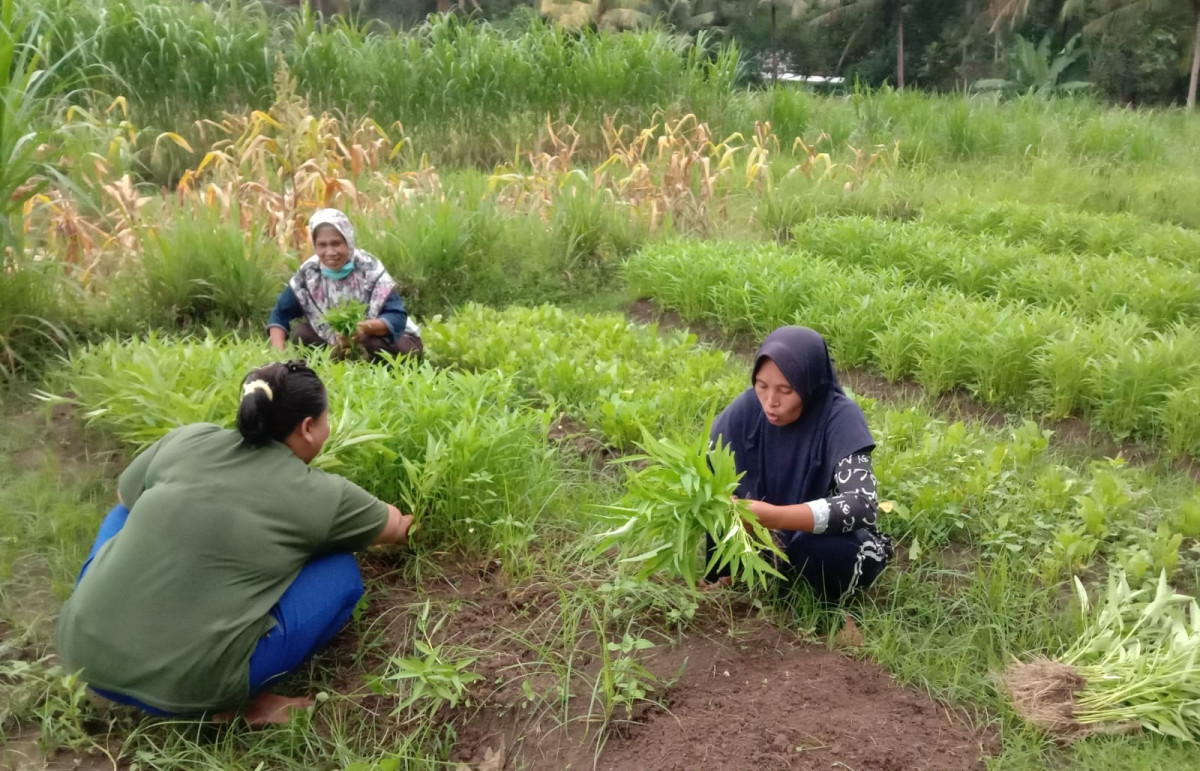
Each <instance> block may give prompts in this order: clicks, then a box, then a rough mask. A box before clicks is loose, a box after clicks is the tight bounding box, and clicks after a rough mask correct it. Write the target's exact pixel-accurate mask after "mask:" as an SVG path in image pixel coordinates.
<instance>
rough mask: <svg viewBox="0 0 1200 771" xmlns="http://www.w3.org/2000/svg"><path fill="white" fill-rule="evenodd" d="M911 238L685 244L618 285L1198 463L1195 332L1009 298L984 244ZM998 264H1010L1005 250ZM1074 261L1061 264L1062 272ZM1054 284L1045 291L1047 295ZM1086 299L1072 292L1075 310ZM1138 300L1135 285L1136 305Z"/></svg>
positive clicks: (1121, 312) (827, 226) (1198, 343)
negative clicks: (1083, 423)
mask: <svg viewBox="0 0 1200 771" xmlns="http://www.w3.org/2000/svg"><path fill="white" fill-rule="evenodd" d="M862 230H866V231H867V235H866V236H865V237H862V238H861V239H860V240H859V242H858V243H857V245H854V244H853V243H851V244H850V245H847V244H846V243H841V241H842V238H845V239H846V241H851V242H852V240H853V239H854V238H855V237H856V236H855V235H854V233H855V232H856V231H858V232H861V231H862ZM913 230H914V231H916V232H910V231H908V230H904V229H899V230H896V231H895V233H894V234H893V235H889V236H887V237H885V238H882V239H877V238H876V237H875V236H878V235H879V232H878V230H877V229H876V226H875V225H873V224H868V225H866V226H863V225H862V223H861V222H859V221H855V222H853V223H852V224H851V225H850V226H847V225H845V224H844V223H837V222H833V223H822V224H814V225H811V226H808V227H806V228H805V229H804V230H803V231H801V233H800V234H799V239H798V240H799V242H800V246H799V247H790V246H755V247H747V245H746V244H744V243H737V242H724V243H717V242H694V241H679V242H674V243H669V244H662V245H656V246H653V247H650V248H646V249H643V250H642V251H641V252H639V253H638V254H637V255H635V256H634V257H632V258H631V259H630V261H629V262H628V264H627V266H626V275H627V277H628V279H629V281H630V284H631V286H632V287H633V288H634V290H635V291H636V292H637V293H639V294H641V295H643V296H647V297H653V298H654V299H655V300H657V301H658V302H660V303H662V304H663V305H664V306H666V307H669V308H672V309H675V310H678V311H679V312H680V313H681V314H682V315H683V316H684V318H686V319H689V320H709V321H715V322H716V323H717V324H719V325H721V326H722V327H724V328H726V329H727V330H729V331H731V332H750V333H752V334H754V335H755V336H757V337H761V336H762V335H764V334H765V333H766V332H767V331H769V330H771V329H773V328H774V327H776V326H778V325H781V324H788V323H800V324H805V325H808V326H812V327H814V328H816V329H818V330H820V331H821V332H823V333H825V334H826V335H827V336H828V338H829V340H830V344H831V346H832V348H833V349H834V351H835V352H836V355H837V357H838V360H839V361H840V362H841V363H842V364H843V365H847V366H855V365H861V364H868V365H870V366H872V367H874V368H876V369H878V370H879V371H880V372H882V373H883V374H885V375H886V376H887V377H889V378H892V379H896V378H901V377H906V376H910V377H913V378H915V379H916V380H917V381H918V382H920V383H921V384H922V385H923V386H924V387H925V388H926V389H928V390H929V391H930V392H932V393H934V394H939V393H943V392H946V391H949V390H952V389H955V388H960V387H965V388H967V389H969V390H970V391H971V393H972V394H973V395H974V396H975V397H976V398H978V399H980V400H981V401H984V402H986V403H990V404H999V405H1001V406H1004V407H1006V408H1011V409H1018V410H1026V411H1030V412H1032V413H1035V414H1038V415H1048V416H1053V417H1064V416H1067V415H1071V414H1073V413H1076V412H1080V413H1082V414H1084V415H1086V416H1087V417H1088V418H1089V419H1090V420H1091V421H1092V422H1093V424H1094V425H1095V426H1096V427H1098V428H1100V429H1102V430H1104V431H1108V432H1111V433H1112V434H1114V435H1116V436H1119V437H1128V436H1137V437H1142V438H1148V439H1152V440H1155V441H1159V442H1162V443H1163V444H1165V445H1166V446H1167V447H1168V448H1169V449H1170V450H1171V451H1172V452H1175V453H1179V454H1189V455H1193V456H1195V455H1197V454H1200V445H1197V444H1196V441H1197V437H1200V430H1198V428H1200V426H1197V423H1196V415H1197V414H1200V410H1198V409H1197V407H1198V405H1200V403H1198V402H1197V399H1200V331H1198V330H1197V328H1196V327H1195V326H1194V325H1192V324H1189V323H1186V322H1184V321H1181V320H1176V321H1173V322H1171V323H1170V324H1167V325H1166V326H1165V327H1163V328H1161V329H1155V328H1154V326H1153V325H1152V324H1151V323H1150V322H1148V321H1147V319H1146V317H1145V316H1144V315H1142V314H1139V313H1138V312H1137V311H1136V310H1134V309H1131V308H1130V307H1129V304H1127V303H1124V302H1120V301H1118V300H1116V299H1113V300H1111V304H1105V305H1102V302H1103V300H1102V299H1097V298H1103V296H1104V295H1103V293H1102V292H1098V293H1097V295H1095V296H1093V298H1092V300H1090V301H1088V300H1083V301H1082V302H1091V303H1093V307H1094V308H1095V309H1094V310H1092V311H1091V312H1088V313H1084V312H1082V311H1081V310H1079V307H1078V303H1079V301H1077V300H1076V296H1071V297H1069V298H1068V297H1067V296H1066V293H1064V296H1063V297H1062V298H1055V299H1045V300H1039V299H1036V298H1033V297H1029V298H1026V297H1020V296H1017V297H1013V295H1020V294H1022V290H1021V289H1020V287H1019V286H1015V285H1014V283H1013V282H1012V280H1011V278H1012V275H1011V274H1009V276H1008V278H1007V279H1006V278H1005V277H1004V273H1003V270H1004V268H1003V265H1004V262H999V264H998V265H996V264H991V263H988V262H987V260H988V259H989V256H990V255H992V254H995V253H996V251H995V249H989V248H988V245H987V241H984V242H983V243H982V248H980V247H981V245H980V244H979V243H978V242H970V241H967V242H966V245H967V246H968V247H969V250H970V251H969V253H970V255H971V256H967V255H965V254H963V253H961V252H957V251H947V250H944V249H943V247H942V245H940V244H938V243H936V241H934V240H931V239H929V238H925V239H923V238H922V235H925V234H923V233H921V231H920V230H919V227H917V228H913ZM872 231H873V232H872ZM835 233H841V234H842V235H835ZM831 241H837V242H839V243H838V244H837V245H836V246H835V245H833V244H831V243H830V242H831ZM960 243H961V242H960ZM806 246H807V247H808V248H805V247H806ZM809 249H811V251H810V250H809ZM825 250H829V251H832V252H834V254H833V255H831V256H826V255H825V254H824V251H825ZM999 254H1000V255H1001V257H1002V259H1003V260H1009V259H1012V256H1011V254H1010V253H1009V252H1008V251H1007V250H1000V252H999ZM1039 259H1041V258H1035V259H1034V260H1033V261H1032V262H1031V261H1024V262H1022V263H1021V264H1020V265H1019V266H1015V267H1014V268H1013V271H1014V272H1015V271H1023V270H1025V268H1026V266H1027V265H1030V264H1036V263H1037V261H1038V260H1039ZM1143 259H1144V258H1143ZM1046 260H1047V263H1048V264H1049V263H1052V262H1054V260H1053V258H1046ZM939 261H941V263H942V264H941V266H939V264H938V263H939ZM1071 261H1072V258H1070V257H1064V258H1063V259H1061V260H1058V261H1057V262H1058V263H1059V264H1064V263H1065V264H1067V265H1068V267H1067V270H1068V271H1070V270H1072V268H1071V267H1070V262H1071ZM1115 261H1116V262H1117V263H1118V264H1119V262H1120V260H1119V259H1116V260H1115ZM951 264H954V265H955V267H962V271H961V272H957V274H956V272H955V271H954V270H953V268H951V267H950V265H951ZM1033 270H1034V271H1035V272H1036V268H1034V269H1033ZM988 271H995V275H996V276H997V278H996V279H995V283H994V284H992V285H991V287H990V288H985V289H984V290H983V291H968V290H965V289H964V288H960V286H959V284H961V283H966V282H968V279H967V278H966V276H965V274H968V273H969V274H972V278H971V279H969V280H972V281H974V280H978V281H979V282H980V283H981V284H983V285H985V287H986V285H987V283H988V282H987V279H983V278H979V279H977V278H975V277H978V276H979V275H980V274H981V273H984V274H986V272H988ZM935 274H936V275H937V276H940V277H935ZM1176 275H1177V276H1181V275H1186V274H1178V273H1177V274H1176ZM1094 276H1095V278H1094V280H1093V283H1096V284H1099V283H1103V282H1106V279H1105V278H1104V273H1103V272H1096V273H1094ZM1180 280H1182V279H1180ZM1051 281H1052V278H1050V277H1048V278H1047V280H1046V283H1044V284H1042V285H1041V286H1040V287H1039V288H1040V289H1041V290H1045V291H1046V292H1047V293H1048V294H1050V293H1053V291H1054V290H1053V289H1052V288H1051V289H1047V286H1048V285H1049V284H1050V282H1051ZM977 286H978V284H977ZM1089 288H1090V287H1086V286H1085V287H1080V288H1079V289H1080V291H1079V293H1078V296H1080V297H1086V296H1087V293H1088V289H1089ZM1112 291H1113V292H1114V293H1115V292H1116V291H1117V290H1116V288H1115V287H1114V288H1113V290H1112ZM1136 292H1137V286H1136V285H1134V286H1133V287H1131V288H1130V294H1134V293H1136ZM1025 294H1033V293H1030V292H1026V293H1025ZM1183 296H1184V297H1187V295H1186V293H1184V295H1183ZM1191 299H1193V298H1187V300H1186V301H1187V302H1190V301H1191ZM1147 302H1149V300H1148V301H1147ZM1118 303H1119V304H1118Z"/></svg>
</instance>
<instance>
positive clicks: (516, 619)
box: [337, 562, 995, 771]
mask: <svg viewBox="0 0 1200 771" xmlns="http://www.w3.org/2000/svg"><path fill="white" fill-rule="evenodd" d="M386 570H387V567H386V566H385V565H384V564H383V563H377V564H372V563H371V562H368V563H367V564H366V565H365V566H364V572H365V573H366V574H367V575H368V576H370V575H372V574H375V575H376V580H374V581H372V583H371V587H372V588H371V590H370V591H371V597H372V600H371V605H370V607H369V608H368V611H367V615H368V617H371V616H376V617H383V616H386V615H388V614H391V618H392V622H391V623H389V624H387V625H386V626H387V628H386V629H385V630H384V632H383V636H384V637H385V638H386V640H385V642H383V644H382V645H379V646H378V648H379V649H380V650H391V651H400V652H406V651H411V649H412V642H411V635H412V628H411V623H410V621H409V620H407V619H406V618H405V614H402V613H396V612H395V611H396V608H398V607H403V606H406V605H409V604H413V603H416V602H418V601H422V600H423V599H424V598H428V599H430V601H431V602H432V603H433V605H434V606H435V607H440V608H443V609H449V608H452V607H457V610H455V611H454V612H453V613H452V615H451V617H450V619H449V621H448V622H447V624H446V627H445V631H446V640H445V642H447V643H448V644H450V645H456V646H459V645H461V646H464V649H468V648H469V649H472V654H473V655H476V656H478V657H479V659H478V661H477V662H476V664H475V665H474V666H473V669H474V670H476V671H478V672H480V673H481V674H483V675H484V678H483V680H482V681H480V682H479V683H477V684H476V685H475V686H474V687H473V688H472V704H471V705H470V706H468V707H466V708H460V709H458V710H455V711H453V712H450V711H445V712H443V714H442V715H441V717H442V718H443V719H446V720H452V721H453V723H454V726H455V733H456V736H457V743H456V745H455V750H454V754H453V756H452V761H454V762H455V763H459V764H463V765H465V766H466V768H467V769H471V770H472V771H484V770H485V771H499V769H528V770H529V771H551V770H552V769H553V771H562V770H563V769H590V768H596V769H604V770H612V771H616V770H618V769H635V768H636V769H661V770H662V771H671V770H675V769H678V770H679V771H684V770H685V769H686V770H687V771H692V770H693V769H701V768H714V769H810V768H841V769H846V768H849V769H854V770H855V771H868V770H871V769H877V770H880V771H886V770H888V769H945V770H947V771H954V770H955V769H977V768H981V767H982V758H983V757H984V756H985V754H987V752H986V748H989V747H993V746H994V743H995V739H994V736H993V735H992V734H991V733H990V732H989V731H988V730H986V729H984V730H981V729H978V728H975V727H973V726H971V725H970V724H969V723H968V722H967V721H966V720H965V719H963V718H962V716H960V715H958V714H956V713H955V712H954V711H952V710H950V709H948V708H946V707H945V706H943V705H941V704H939V703H937V702H935V701H933V700H931V699H930V698H929V697H928V696H927V695H926V694H923V693H921V692H918V691H916V690H914V689H911V688H907V687H904V686H901V685H899V684H897V683H896V682H895V681H894V680H892V678H891V677H890V675H889V674H888V673H887V672H886V671H885V670H884V669H882V668H881V667H879V666H878V665H876V664H874V663H872V662H869V661H862V660H859V659H855V658H851V657H848V656H846V655H843V654H840V653H837V652H833V651H830V650H828V649H826V648H825V647H824V646H816V645H813V644H810V643H806V642H805V641H804V640H802V639H800V638H799V637H798V636H797V635H796V634H795V633H792V632H788V631H784V630H781V629H779V628H778V627H776V626H774V625H773V624H771V623H770V622H768V621H766V620H764V619H762V618H760V617H759V616H758V614H757V611H754V610H753V609H752V608H749V607H743V608H741V609H740V610H738V609H735V612H734V615H733V616H732V617H730V616H729V614H728V612H727V611H726V612H725V613H721V612H718V611H717V610H716V605H715V604H714V603H702V604H701V607H700V610H699V611H698V612H697V616H696V621H695V623H694V624H693V626H692V628H691V629H689V630H688V631H687V632H685V633H683V634H681V635H671V634H669V633H666V632H664V633H663V634H662V636H661V637H659V636H655V635H653V634H652V633H651V634H647V636H648V637H650V636H654V637H655V642H656V645H655V647H653V648H651V649H649V650H647V651H643V652H640V653H639V654H637V657H638V659H639V660H640V662H641V663H642V664H643V665H644V666H645V667H646V669H647V670H648V671H649V672H651V673H653V674H654V675H655V676H656V678H657V685H656V687H655V688H654V690H653V691H652V692H650V693H649V694H648V698H647V700H645V701H643V702H640V703H638V704H637V705H636V706H635V707H634V708H633V710H632V711H627V710H626V709H625V708H624V707H621V706H618V707H617V709H616V711H615V712H614V714H613V720H612V723H611V725H610V727H609V730H608V731H607V733H606V734H604V735H603V736H604V738H603V741H601V736H602V734H601V733H600V727H601V726H600V722H601V721H600V719H599V715H600V712H601V707H600V704H599V702H598V701H594V700H593V682H594V678H595V676H596V674H597V672H598V669H599V656H597V655H596V654H597V645H596V642H595V636H594V635H592V634H591V633H590V632H589V631H588V629H587V628H586V624H585V625H581V626H583V627H585V628H584V629H583V631H582V633H581V634H579V636H578V637H577V638H573V639H572V641H571V642H570V643H568V644H567V646H565V648H564V647H562V646H559V647H558V648H557V652H556V654H555V655H557V656H566V655H570V656H572V657H573V658H574V660H573V662H572V668H571V671H572V673H573V676H572V677H571V678H570V679H569V682H567V683H565V686H566V689H567V691H568V692H569V694H570V695H569V696H567V697H566V698H560V699H555V698H550V699H546V700H544V701H538V702H534V701H532V700H529V699H528V693H529V692H533V693H537V694H547V693H553V692H554V691H555V689H556V688H558V687H559V686H560V685H562V683H561V681H560V680H559V679H558V677H557V675H555V673H554V671H553V670H552V668H551V667H550V666H549V665H548V663H547V662H546V661H545V660H544V658H543V653H542V652H539V650H536V649H535V648H536V647H542V648H543V651H544V650H545V649H546V648H547V647H550V648H552V647H554V640H555V638H556V636H557V635H561V633H562V628H561V613H560V611H561V607H560V606H559V598H560V596H561V595H560V592H567V591H571V587H570V586H569V585H567V586H562V585H548V584H544V583H531V584H527V585H524V586H521V587H516V588H509V587H506V586H505V585H504V581H503V579H502V578H501V576H500V573H499V572H498V571H497V570H495V569H494V566H491V567H487V566H485V567H483V568H481V567H480V566H479V565H469V566H461V565H460V566H455V565H450V564H447V565H446V566H445V567H444V574H443V575H444V576H445V578H444V579H438V580H432V581H429V582H426V586H425V587H424V589H425V591H424V592H423V593H421V594H418V592H417V591H416V590H415V589H414V588H412V587H403V586H396V585H394V584H392V583H391V582H390V581H388V578H387V576H385V575H384V573H386ZM419 598H420V599H419ZM706 608H707V612H706ZM662 628H663V629H664V630H665V629H666V627H665V625H664V626H663V627H662ZM862 634H867V635H869V634H870V630H869V629H864V630H861V631H860V630H858V629H857V628H854V629H851V630H848V634H843V635H842V637H841V638H839V643H840V644H842V645H844V646H846V647H853V646H856V645H861V642H862V638H861V635H862ZM342 644H343V645H348V646H354V645H355V644H356V643H355V641H353V640H345V639H343V641H342ZM401 655H406V654H403V653H402V654H401ZM339 658H342V657H341V656H339ZM382 665H383V662H382V661H368V662H366V666H367V669H368V670H376V671H377V668H378V667H380V666H382ZM359 671H361V670H359ZM360 677H361V675H360V674H358V673H356V672H355V671H354V670H351V669H344V670H342V672H341V674H340V675H339V678H341V680H340V682H339V683H338V686H337V687H338V689H339V690H340V691H343V692H353V691H355V690H359V691H361V688H362V683H361V682H358V679H359V678H360ZM525 681H528V686H525V685H523V683H524V682H525ZM377 706H379V707H381V709H378V710H377V712H378V714H379V715H380V718H381V719H387V717H386V716H387V714H388V710H387V709H386V708H385V705H383V704H380V705H377ZM459 768H461V766H460V767H459Z"/></svg>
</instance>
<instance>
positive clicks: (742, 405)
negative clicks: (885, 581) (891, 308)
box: [708, 327, 893, 600]
mask: <svg viewBox="0 0 1200 771" xmlns="http://www.w3.org/2000/svg"><path fill="white" fill-rule="evenodd" d="M750 380H751V384H752V385H751V387H750V388H749V389H747V390H746V391H745V392H744V393H742V395H741V396H739V397H738V398H737V399H735V400H734V402H733V403H732V404H730V405H729V406H728V407H726V408H725V411H724V412H722V413H721V414H720V416H719V417H718V418H717V420H716V421H715V422H714V423H713V428H712V439H713V441H714V442H715V441H716V439H717V437H721V438H723V440H724V441H725V443H727V444H728V445H729V447H730V450H732V452H733V454H734V457H735V459H736V462H737V469H738V471H739V472H745V473H744V476H742V478H741V481H740V482H739V483H738V488H737V495H738V497H739V498H742V499H744V500H746V501H747V502H748V503H749V506H750V511H751V513H753V514H754V516H755V517H757V518H758V521H759V522H761V523H762V524H763V525H764V526H766V527H767V528H770V529H771V530H772V531H773V535H774V537H775V541H776V543H777V544H778V545H779V547H780V549H781V550H782V551H783V552H784V553H785V554H786V555H787V560H788V562H787V564H786V565H783V566H781V567H782V569H783V572H784V573H785V575H789V577H791V578H802V579H804V580H805V581H807V582H808V583H809V584H810V585H811V586H812V587H813V589H814V590H815V591H816V593H817V594H818V596H820V597H821V598H823V599H826V600H837V599H839V598H841V597H842V596H843V595H846V594H848V593H849V592H852V591H854V590H855V589H866V588H867V587H868V586H870V585H871V583H872V582H874V580H875V579H876V578H877V577H878V576H879V574H880V573H881V572H882V571H883V569H884V567H886V566H887V563H888V561H889V560H890V559H891V558H892V556H893V548H892V540H891V538H889V537H888V536H886V535H884V534H882V533H880V532H879V531H878V530H877V529H876V527H875V525H876V520H877V511H878V498H877V494H876V490H875V485H876V483H875V474H874V471H873V469H872V467H871V451H872V450H873V449H874V448H875V440H874V439H873V438H872V437H871V432H870V429H868V428H867V420H866V417H865V416H864V415H863V411H862V409H861V408H859V406H858V405H857V404H855V403H854V401H853V400H851V399H850V398H849V397H848V396H846V393H845V391H843V390H842V386H841V384H840V383H839V382H838V379H837V373H836V372H834V369H833V361H832V360H831V359H830V357H829V350H828V348H827V347H826V345H825V340H824V339H823V338H822V337H821V335H819V334H818V333H817V332H814V331H813V330H811V329H808V328H806V327H781V328H779V329H777V330H775V331H774V332H772V333H771V334H770V335H768V336H767V339H766V340H765V341H764V342H763V344H762V347H761V348H759V350H758V354H757V355H756V356H755V359H754V369H753V371H752V373H751V378H750ZM726 576H727V574H726ZM726 576H721V575H719V574H713V575H709V576H708V580H709V581H710V582H724V581H728V578H727V577H726Z"/></svg>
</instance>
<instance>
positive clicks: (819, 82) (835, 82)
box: [763, 72, 846, 87]
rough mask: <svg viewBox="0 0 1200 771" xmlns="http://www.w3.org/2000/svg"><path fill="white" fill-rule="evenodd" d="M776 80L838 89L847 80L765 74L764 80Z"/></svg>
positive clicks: (782, 73)
mask: <svg viewBox="0 0 1200 771" xmlns="http://www.w3.org/2000/svg"><path fill="white" fill-rule="evenodd" d="M773 78H774V79H776V80H778V81H780V82H782V83H806V84H808V85H810V86H829V87H836V86H841V85H844V84H845V83H846V79H845V78H842V77H837V76H835V75H797V74H796V73H794V72H781V73H779V75H778V76H776V75H775V73H773V72H764V73H763V80H771V79H773Z"/></svg>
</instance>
